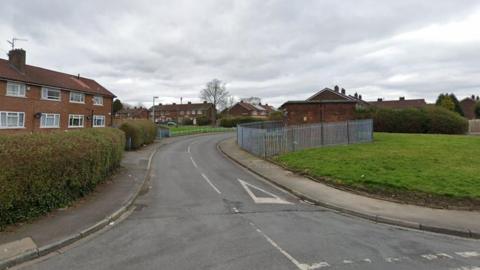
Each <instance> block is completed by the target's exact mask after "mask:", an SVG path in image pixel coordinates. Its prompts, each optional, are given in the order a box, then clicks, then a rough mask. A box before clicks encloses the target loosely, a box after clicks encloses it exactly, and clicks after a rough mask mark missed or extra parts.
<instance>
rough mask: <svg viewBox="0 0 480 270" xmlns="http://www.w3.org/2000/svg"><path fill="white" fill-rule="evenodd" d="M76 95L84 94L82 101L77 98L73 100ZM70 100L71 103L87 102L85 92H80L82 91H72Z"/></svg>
mask: <svg viewBox="0 0 480 270" xmlns="http://www.w3.org/2000/svg"><path fill="white" fill-rule="evenodd" d="M75 95H80V96H82V101H77V100H72V97H74V96H75ZM69 99H70V102H71V103H81V104H85V94H84V93H80V92H73V91H72V92H70V98H69Z"/></svg>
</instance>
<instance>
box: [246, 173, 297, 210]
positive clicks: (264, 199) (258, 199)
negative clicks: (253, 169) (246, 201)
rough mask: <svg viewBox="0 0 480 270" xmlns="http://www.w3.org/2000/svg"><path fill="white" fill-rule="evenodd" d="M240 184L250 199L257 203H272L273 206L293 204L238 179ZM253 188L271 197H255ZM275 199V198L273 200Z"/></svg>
mask: <svg viewBox="0 0 480 270" xmlns="http://www.w3.org/2000/svg"><path fill="white" fill-rule="evenodd" d="M237 180H238V181H239V182H240V184H241V185H242V186H243V188H244V189H245V190H246V191H247V193H248V195H250V197H251V198H252V200H253V201H254V202H255V203H271V204H292V203H291V202H287V201H285V200H283V199H281V198H280V197H278V196H277V195H275V194H273V193H270V192H268V191H266V190H263V189H261V188H259V187H257V186H254V185H252V184H250V183H247V182H245V181H243V180H242V179H239V178H238V179H237ZM251 188H254V189H256V190H259V191H261V192H263V193H265V194H267V195H269V196H271V197H257V196H255V194H253V192H252V190H251ZM272 197H273V198H272Z"/></svg>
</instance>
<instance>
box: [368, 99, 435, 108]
mask: <svg viewBox="0 0 480 270" xmlns="http://www.w3.org/2000/svg"><path fill="white" fill-rule="evenodd" d="M368 103H370V104H371V105H372V106H374V107H377V108H382V109H409V108H417V109H419V108H423V107H425V106H426V105H427V103H426V102H425V99H404V100H382V101H369V102H368Z"/></svg>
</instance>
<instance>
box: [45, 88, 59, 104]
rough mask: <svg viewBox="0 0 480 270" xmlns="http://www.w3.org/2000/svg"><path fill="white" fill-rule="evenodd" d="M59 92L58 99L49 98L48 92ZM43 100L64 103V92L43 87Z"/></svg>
mask: <svg viewBox="0 0 480 270" xmlns="http://www.w3.org/2000/svg"><path fill="white" fill-rule="evenodd" d="M49 91H51V92H57V93H58V99H56V98H51V97H49V96H48V92H49ZM42 99H43V100H51V101H62V91H61V90H60V89H55V88H50V87H42Z"/></svg>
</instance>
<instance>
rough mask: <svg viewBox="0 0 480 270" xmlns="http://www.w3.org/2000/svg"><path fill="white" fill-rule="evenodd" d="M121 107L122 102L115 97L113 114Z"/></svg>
mask: <svg viewBox="0 0 480 270" xmlns="http://www.w3.org/2000/svg"><path fill="white" fill-rule="evenodd" d="M121 109H123V104H122V102H121V101H120V99H115V101H114V102H113V114H114V115H115V114H116V113H117V112H118V111H120V110H121Z"/></svg>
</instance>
